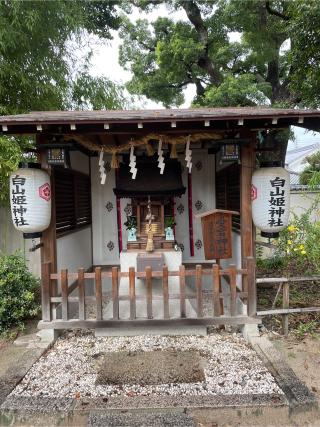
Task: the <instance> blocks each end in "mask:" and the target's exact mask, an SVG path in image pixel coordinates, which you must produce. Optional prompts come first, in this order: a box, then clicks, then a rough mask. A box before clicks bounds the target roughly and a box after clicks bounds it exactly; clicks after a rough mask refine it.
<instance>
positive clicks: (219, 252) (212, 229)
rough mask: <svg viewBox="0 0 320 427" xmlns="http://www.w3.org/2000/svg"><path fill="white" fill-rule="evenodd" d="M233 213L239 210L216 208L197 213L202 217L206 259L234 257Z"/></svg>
mask: <svg viewBox="0 0 320 427" xmlns="http://www.w3.org/2000/svg"><path fill="white" fill-rule="evenodd" d="M232 215H239V212H235V211H225V210H220V209H215V210H213V211H210V212H205V213H203V214H200V215H196V218H201V225H202V238H203V246H204V255H205V259H206V260H209V259H228V258H232V229H231V226H232Z"/></svg>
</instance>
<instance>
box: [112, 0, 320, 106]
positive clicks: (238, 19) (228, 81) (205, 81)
mask: <svg viewBox="0 0 320 427" xmlns="http://www.w3.org/2000/svg"><path fill="white" fill-rule="evenodd" d="M134 4H135V5H136V6H138V7H140V8H141V9H142V10H144V11H150V10H152V9H154V8H156V7H157V6H159V5H160V4H161V5H163V4H165V5H166V7H167V9H168V10H169V11H170V10H175V11H180V12H183V13H184V15H186V16H187V19H184V20H174V19H171V18H170V14H169V13H168V14H167V15H168V16H169V17H159V18H158V19H157V20H156V21H155V22H152V23H148V22H147V21H143V20H138V21H137V22H136V23H135V24H133V23H130V22H128V21H126V22H125V23H124V25H123V27H122V30H121V33H120V35H121V38H122V40H123V44H122V46H121V51H120V63H121V65H122V66H124V67H125V68H126V69H128V70H131V72H132V73H133V78H132V80H131V81H130V83H129V84H128V89H129V91H130V92H132V93H135V94H140V95H141V94H143V95H145V96H147V97H148V98H150V99H152V100H155V101H158V102H162V103H163V104H164V105H165V106H177V105H180V104H182V103H183V102H184V97H183V90H184V88H186V87H187V86H188V85H193V86H194V87H195V88H196V92H197V93H196V96H195V99H194V100H193V103H194V105H200V106H246V105H265V104H267V105H269V104H272V105H273V106H278V107H280V106H281V107H293V106H301V105H303V106H304V105H308V106H311V105H313V106H318V105H320V95H319V94H320V73H319V61H320V55H319V52H320V26H319V21H320V2H319V1H318V0H310V1H306V0H270V1H268V2H264V1H261V0H215V1H213V0H188V1H185V0H175V1H174V2H172V1H165V2H161V1H157V0H135V1H134ZM232 32H238V33H240V35H241V39H240V40H239V41H237V42H234V41H233V40H232V39H231V38H230V37H229V35H230V34H231V33H232ZM317 89H318V90H317Z"/></svg>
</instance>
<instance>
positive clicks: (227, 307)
mask: <svg viewBox="0 0 320 427" xmlns="http://www.w3.org/2000/svg"><path fill="white" fill-rule="evenodd" d="M319 118H320V112H319V111H317V110H296V109H291V110H290V109H275V108H199V109H181V110H180V109H163V110H123V111H116V110H114V111H47V112H32V113H29V114H20V115H13V116H2V117H0V129H2V134H3V135H13V136H21V135H23V136H32V137H35V140H36V146H35V152H33V155H34V156H35V157H36V160H33V161H32V162H30V164H29V165H21V167H20V168H19V169H18V170H17V171H16V172H14V173H13V174H12V176H11V178H10V179H11V182H10V184H11V194H10V198H11V211H12V218H13V222H14V224H15V226H16V228H18V229H20V230H21V231H22V232H24V234H25V237H26V238H33V239H34V250H37V251H39V253H41V263H42V278H41V279H42V320H41V321H40V323H39V327H40V328H47V329H69V328H78V327H80V328H96V329H101V328H118V327H122V328H130V327H136V326H145V327H147V328H148V327H149V326H151V325H153V326H161V325H162V326H163V327H165V328H170V327H171V326H172V325H174V326H177V325H181V327H183V326H185V325H191V324H192V325H200V326H202V327H203V326H208V325H212V324H218V325H219V324H235V325H243V324H247V323H258V322H259V319H257V317H256V285H255V239H256V232H259V233H260V230H261V233H262V235H263V236H265V237H269V238H276V237H277V235H278V232H279V230H281V229H283V228H284V227H286V225H287V221H288V215H289V210H290V206H289V199H288V197H289V195H288V194H287V193H288V185H289V182H287V175H286V171H285V170H284V159H285V153H286V141H287V138H286V135H288V134H287V133H288V131H289V128H290V126H292V125H294V126H300V127H304V128H306V129H310V130H316V131H318V130H319V128H320V121H319ZM34 162H37V163H39V165H33V166H32V163H34ZM39 168H40V169H39ZM29 169H30V170H35V171H39V172H40V171H41V172H45V174H44V175H42V178H41V179H42V181H41V185H40V184H39V185H38V184H35V181H32V182H31V181H30V179H29V176H31V175H32V174H33V172H32V173H31V172H30V173H31V175H30V174H29V175H28V173H29V172H27V171H28V170H29ZM34 173H36V172H34ZM32 176H33V175H32ZM39 176H40V175H39ZM28 179H29V181H28ZM39 182H40V181H39ZM27 184H28V185H29V184H30V186H31V187H30V194H32V191H34V192H35V193H34V194H36V196H37V197H38V198H39V201H40V202H41V203H42V204H41V205H39V208H36V203H37V200H36V198H32V197H31V196H28V197H30V198H29V199H28V197H27V194H29V193H28V191H29V190H28V191H27V187H25V188H26V190H25V188H24V187H23V186H24V185H26V186H27ZM32 186H33V187H32ZM28 188H29V187H28ZM19 195H20V196H23V197H18V196H19ZM36 196H35V197H36ZM40 202H39V203H40ZM33 204H34V205H33ZM32 209H33V211H34V213H33V214H32V215H33V216H32V215H31V211H32ZM28 215H30V216H29V217H28ZM41 215H42V216H43V220H44V221H47V225H45V226H42V229H41V230H40V228H41V227H40V226H39V225H37V224H38V222H39V221H40V220H41V218H42V217H41ZM253 220H254V223H253ZM37 221H38V222H37ZM33 224H34V227H33ZM255 226H257V227H258V228H259V230H256V227H255ZM28 227H29V228H28ZM32 227H33V228H32ZM37 227H38V228H37ZM39 227H40V228H39ZM38 229H39V230H40V232H38Z"/></svg>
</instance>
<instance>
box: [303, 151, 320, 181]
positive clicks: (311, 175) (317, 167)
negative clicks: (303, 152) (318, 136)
mask: <svg viewBox="0 0 320 427" xmlns="http://www.w3.org/2000/svg"><path fill="white" fill-rule="evenodd" d="M306 163H307V165H306V167H305V168H304V170H303V171H302V172H301V174H300V184H303V185H309V186H310V187H318V186H319V185H320V151H317V152H316V153H314V154H311V156H308V157H306Z"/></svg>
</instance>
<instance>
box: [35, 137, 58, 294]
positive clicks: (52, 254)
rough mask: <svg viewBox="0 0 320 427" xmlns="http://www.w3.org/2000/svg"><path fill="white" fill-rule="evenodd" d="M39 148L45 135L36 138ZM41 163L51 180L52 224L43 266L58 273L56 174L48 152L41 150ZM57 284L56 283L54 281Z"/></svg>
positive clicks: (47, 233) (45, 242)
mask: <svg viewBox="0 0 320 427" xmlns="http://www.w3.org/2000/svg"><path fill="white" fill-rule="evenodd" d="M36 138H37V139H36V144H37V148H39V146H41V143H45V142H46V139H45V135H37V137H36ZM39 161H40V163H41V168H42V169H44V170H46V171H47V173H48V174H49V175H50V179H51V222H50V225H49V227H48V228H47V229H46V230H45V231H43V232H42V238H41V243H42V245H43V246H42V247H41V264H44V263H48V262H49V263H50V266H51V272H53V273H56V272H57V236H56V205H55V191H54V190H55V188H54V173H53V170H52V169H51V168H50V166H49V165H48V161H47V153H46V150H41V151H40V154H39ZM54 282H55V281H54ZM56 294H57V289H56V286H53V289H52V292H51V295H52V296H55V295H56Z"/></svg>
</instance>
